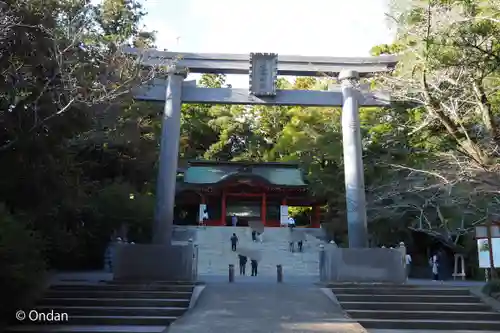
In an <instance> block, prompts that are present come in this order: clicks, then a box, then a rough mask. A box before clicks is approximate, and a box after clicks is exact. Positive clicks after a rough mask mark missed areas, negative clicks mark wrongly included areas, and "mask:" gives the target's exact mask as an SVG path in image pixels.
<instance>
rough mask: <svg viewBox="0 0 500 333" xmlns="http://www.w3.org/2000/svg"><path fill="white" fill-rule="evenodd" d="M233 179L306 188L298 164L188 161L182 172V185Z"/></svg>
mask: <svg viewBox="0 0 500 333" xmlns="http://www.w3.org/2000/svg"><path fill="white" fill-rule="evenodd" d="M235 177H237V178H256V179H260V180H262V181H264V182H267V183H269V184H271V185H279V186H294V187H297V186H307V184H306V182H305V180H304V177H303V174H302V170H301V169H300V168H299V165H298V164H296V163H277V162H267V163H252V162H222V161H190V162H189V166H188V167H187V169H186V170H185V172H184V183H186V184H193V185H194V184H198V185H208V184H216V183H220V182H224V181H226V180H230V179H233V178H235Z"/></svg>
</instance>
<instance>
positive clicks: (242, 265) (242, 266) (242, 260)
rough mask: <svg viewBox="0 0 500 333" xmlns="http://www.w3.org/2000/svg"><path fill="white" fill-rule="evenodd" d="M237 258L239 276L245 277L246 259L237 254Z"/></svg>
mask: <svg viewBox="0 0 500 333" xmlns="http://www.w3.org/2000/svg"><path fill="white" fill-rule="evenodd" d="M238 257H239V259H240V275H245V270H246V267H247V257H245V256H243V255H241V254H239V255H238Z"/></svg>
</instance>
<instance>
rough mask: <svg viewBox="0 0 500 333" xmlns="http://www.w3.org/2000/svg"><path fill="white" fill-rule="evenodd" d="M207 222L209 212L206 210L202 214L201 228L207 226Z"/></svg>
mask: <svg viewBox="0 0 500 333" xmlns="http://www.w3.org/2000/svg"><path fill="white" fill-rule="evenodd" d="M207 220H208V212H207V209H206V208H205V209H204V210H203V214H201V219H200V227H203V226H206V225H207Z"/></svg>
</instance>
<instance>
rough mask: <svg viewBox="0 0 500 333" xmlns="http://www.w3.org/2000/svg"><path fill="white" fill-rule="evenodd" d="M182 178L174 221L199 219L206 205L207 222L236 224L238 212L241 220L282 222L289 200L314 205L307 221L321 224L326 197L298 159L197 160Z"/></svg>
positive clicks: (188, 222)
mask: <svg viewBox="0 0 500 333" xmlns="http://www.w3.org/2000/svg"><path fill="white" fill-rule="evenodd" d="M178 178H180V179H178V180H177V184H176V206H175V211H174V224H180V225H198V223H199V222H200V218H202V217H203V212H204V211H205V210H206V211H207V214H208V219H207V220H205V221H204V224H205V225H207V226H230V225H232V216H233V215H234V216H236V217H237V226H248V224H249V222H250V221H260V222H261V223H262V224H263V225H264V226H266V227H280V225H281V224H283V221H287V219H288V213H287V212H288V206H307V207H309V206H310V207H313V212H314V215H313V216H312V217H311V219H310V221H309V223H308V224H307V226H308V227H311V228H319V227H320V220H319V207H320V206H322V205H324V204H325V203H326V200H324V199H322V198H316V197H314V196H312V195H311V193H310V191H309V188H308V185H307V182H306V180H305V179H304V176H303V173H302V170H300V168H299V166H298V165H297V164H291V163H274V162H273V163H251V162H219V161H191V162H189V165H188V167H187V169H186V170H185V171H184V172H182V176H181V177H178ZM190 212H191V213H190ZM193 212H198V214H193Z"/></svg>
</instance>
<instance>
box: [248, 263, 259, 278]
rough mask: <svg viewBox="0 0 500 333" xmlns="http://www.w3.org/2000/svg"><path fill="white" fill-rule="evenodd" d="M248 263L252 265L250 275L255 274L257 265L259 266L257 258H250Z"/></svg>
mask: <svg viewBox="0 0 500 333" xmlns="http://www.w3.org/2000/svg"><path fill="white" fill-rule="evenodd" d="M250 264H251V265H252V276H257V266H259V263H258V262H257V260H255V259H251V260H250Z"/></svg>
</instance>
